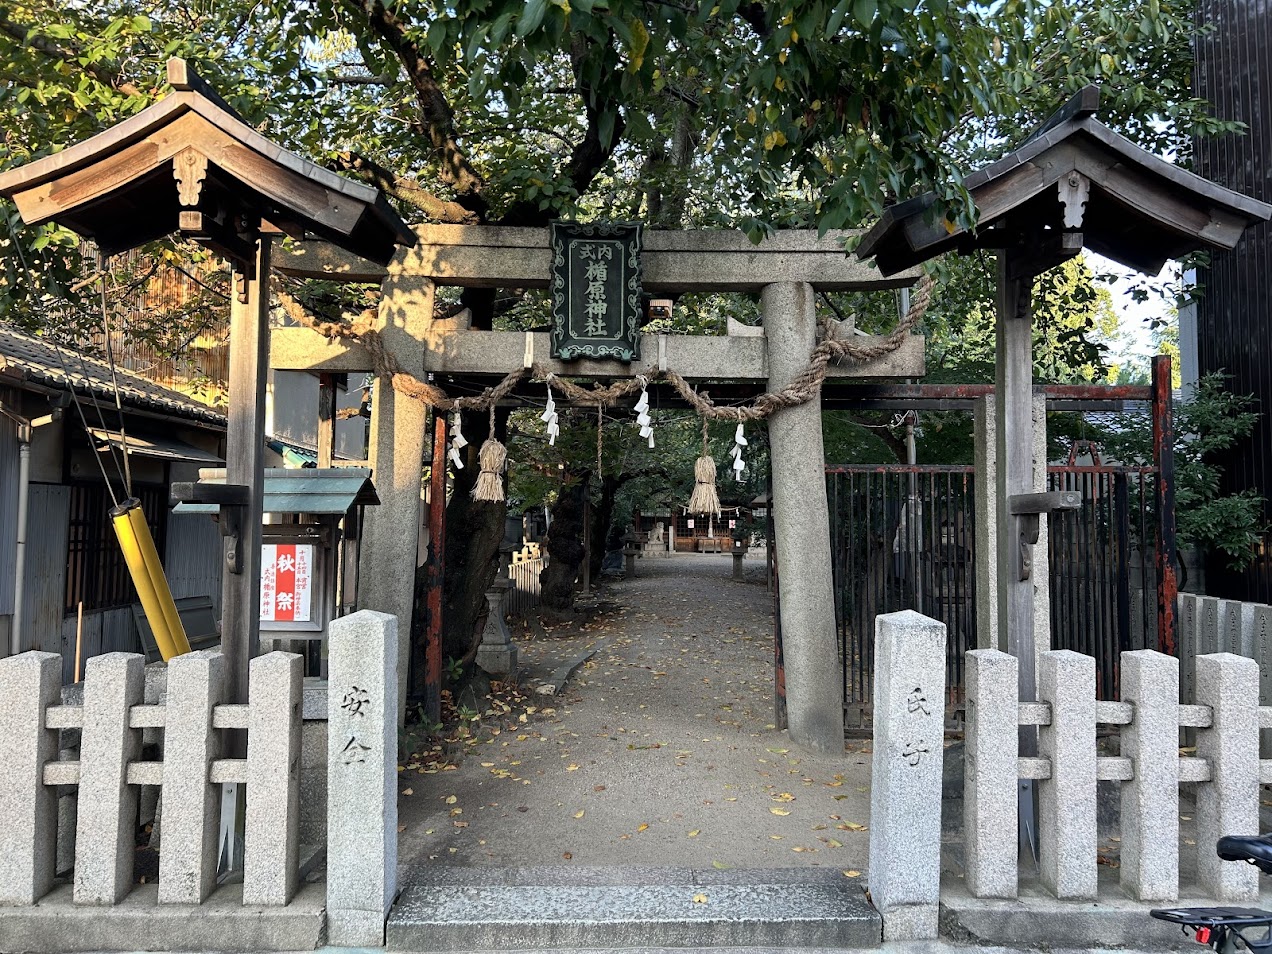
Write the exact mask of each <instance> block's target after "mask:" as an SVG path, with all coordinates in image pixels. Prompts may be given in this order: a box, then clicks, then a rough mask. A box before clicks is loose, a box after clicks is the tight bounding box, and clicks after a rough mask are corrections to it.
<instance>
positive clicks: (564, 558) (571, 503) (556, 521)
mask: <svg viewBox="0 0 1272 954" xmlns="http://www.w3.org/2000/svg"><path fill="white" fill-rule="evenodd" d="M590 476H591V474H589V473H584V474H583V475H581V476H580V477H579V478H578V480H577V481H576V482H575V483H574V484H572V485H569V486H565V487H562V488H561V493H560V496H558V497H557V502H556V504H554V505H553V507H552V526H551V527H550V528H549V529H548V535H547V536H546V537H545V538H544V540H543V546H544V549H545V550H546V551H547V554H548V565H547V566H546V567H544V568H543V572H542V573H540V574H539V584H540V590H541V593H540V596H539V603H540V605H541V606H543V607H544V608H545V609H548V610H552V611H555V612H558V613H568V612H569V611H570V610H571V609H573V608H574V580H575V577H577V576H578V575H579V567H580V566H582V565H583V532H584V527H583V502H584V500H585V499H586V497H587V482H588V479H589V478H590Z"/></svg>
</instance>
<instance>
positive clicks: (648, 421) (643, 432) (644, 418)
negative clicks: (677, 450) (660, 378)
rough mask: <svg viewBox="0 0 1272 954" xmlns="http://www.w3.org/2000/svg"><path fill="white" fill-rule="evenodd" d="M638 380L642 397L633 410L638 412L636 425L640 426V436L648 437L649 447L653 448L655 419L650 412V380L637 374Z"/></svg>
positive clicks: (638, 399)
mask: <svg viewBox="0 0 1272 954" xmlns="http://www.w3.org/2000/svg"><path fill="white" fill-rule="evenodd" d="M636 380H637V381H639V382H640V397H639V398H637V400H636V406H635V407H634V408H633V410H634V411H635V412H636V425H637V426H638V427H639V428H640V436H641V437H644V438H648V440H649V447H650V449H651V450H652V449H653V446H654V428H653V423H654V419H653V418H652V417H651V416H650V414H649V391H648V390H647V389H648V387H649V381H648V379H647V378H646V377H645V376H644V375H643V374H638V375H636Z"/></svg>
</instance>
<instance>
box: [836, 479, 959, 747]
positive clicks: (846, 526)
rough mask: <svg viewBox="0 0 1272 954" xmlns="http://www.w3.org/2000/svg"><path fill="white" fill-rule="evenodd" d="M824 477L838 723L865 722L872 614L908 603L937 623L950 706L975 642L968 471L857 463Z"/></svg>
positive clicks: (870, 688)
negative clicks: (838, 671)
mask: <svg viewBox="0 0 1272 954" xmlns="http://www.w3.org/2000/svg"><path fill="white" fill-rule="evenodd" d="M826 475H827V482H828V486H827V495H828V499H829V503H830V511H831V547H832V549H831V553H832V559H833V561H834V567H833V574H834V581H835V619H836V621H837V624H838V631H839V650H840V654H841V658H842V660H843V674H844V701H845V709H846V715H845V722H846V724H847V725H849V726H861V725H863V724H864V721H865V712H866V707H867V706H868V705H869V702H870V697H871V693H872V691H873V677H874V620H875V617H876V616H878V615H879V614H880V613H893V612H897V611H898V610H903V609H912V610H916V611H918V612H920V613H923V614H924V615H926V616H930V617H932V618H933V619H939V620H940V621H941V622H943V623H945V625H946V628H947V632H948V638H949V652H948V656H947V671H946V686H947V687H948V689H947V703H950V704H957V703H958V702H960V701H961V700H962V690H963V654H964V652H966V650H968V649H970V648H972V647H974V646H975V644H976V635H975V634H976V601H975V598H974V596H975V592H974V588H973V587H974V579H973V578H974V575H975V566H976V554H975V547H976V540H975V532H974V527H975V526H976V514H975V503H974V500H973V480H974V472H973V469H972V468H971V467H968V466H918V467H911V466H905V465H887V466H874V465H862V466H846V467H828V468H827V469H826Z"/></svg>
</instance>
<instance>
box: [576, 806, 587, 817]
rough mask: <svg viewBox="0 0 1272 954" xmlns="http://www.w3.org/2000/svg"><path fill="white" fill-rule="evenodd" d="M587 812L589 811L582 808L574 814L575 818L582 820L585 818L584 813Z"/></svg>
mask: <svg viewBox="0 0 1272 954" xmlns="http://www.w3.org/2000/svg"><path fill="white" fill-rule="evenodd" d="M586 810H587V809H584V808H580V809H579V810H578V811H577V812H575V813H574V817H575V818H582V817H583V813H584V812H585V811H586Z"/></svg>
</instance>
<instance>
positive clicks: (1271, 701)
mask: <svg viewBox="0 0 1272 954" xmlns="http://www.w3.org/2000/svg"><path fill="white" fill-rule="evenodd" d="M1178 633H1179V658H1180V659H1181V660H1182V661H1183V663H1184V665H1183V668H1182V670H1181V671H1180V680H1181V683H1182V685H1181V689H1182V695H1181V696H1180V698H1181V700H1182V701H1184V702H1191V701H1192V698H1193V683H1194V673H1193V668H1192V666H1191V665H1190V660H1192V659H1193V658H1195V657H1196V656H1201V655H1205V654H1207V653H1236V654H1237V655H1238V656H1246V657H1248V658H1250V659H1254V660H1256V661H1257V662H1258V664H1259V703H1260V704H1261V705H1265V706H1266V705H1272V606H1267V605H1265V604H1263V603H1241V602H1238V601H1236V600H1221V599H1216V598H1215V597H1211V596H1197V595H1195V594H1192V593H1180V594H1179V615H1178ZM1264 738H1265V739H1267V738H1268V736H1267V735H1265V736H1264ZM1264 754H1265V755H1268V754H1272V752H1270V751H1269V749H1268V747H1267V745H1266V743H1265V747H1264Z"/></svg>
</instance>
